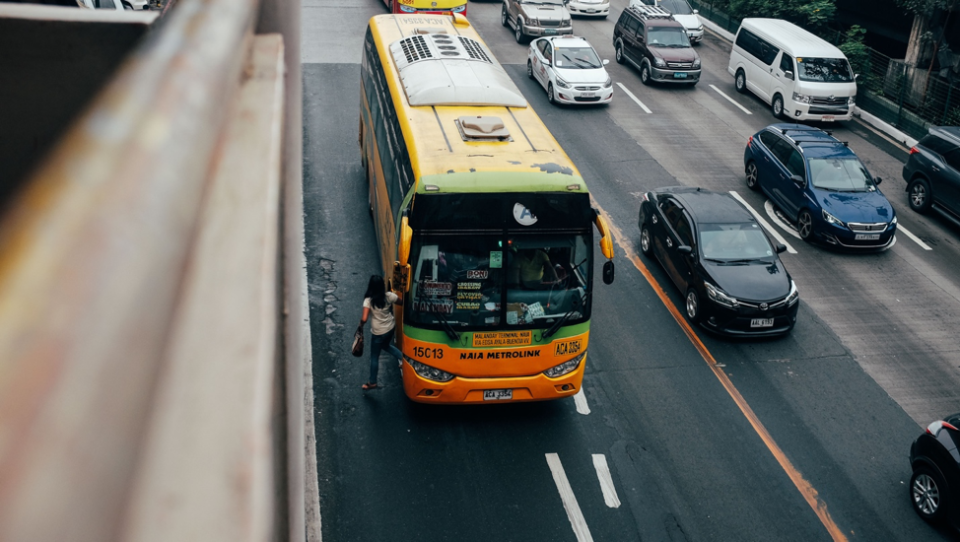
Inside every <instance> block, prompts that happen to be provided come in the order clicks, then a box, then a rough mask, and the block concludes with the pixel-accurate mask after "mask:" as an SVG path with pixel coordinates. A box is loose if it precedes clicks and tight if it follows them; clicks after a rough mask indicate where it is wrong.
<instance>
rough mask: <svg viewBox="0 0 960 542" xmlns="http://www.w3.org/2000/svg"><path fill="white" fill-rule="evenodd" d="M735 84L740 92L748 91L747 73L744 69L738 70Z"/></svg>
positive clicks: (734, 80)
mask: <svg viewBox="0 0 960 542" xmlns="http://www.w3.org/2000/svg"><path fill="white" fill-rule="evenodd" d="M733 86H734V88H736V89H737V92H739V93H740V94H744V93H746V92H747V74H745V73H743V70H737V75H735V76H734V78H733Z"/></svg>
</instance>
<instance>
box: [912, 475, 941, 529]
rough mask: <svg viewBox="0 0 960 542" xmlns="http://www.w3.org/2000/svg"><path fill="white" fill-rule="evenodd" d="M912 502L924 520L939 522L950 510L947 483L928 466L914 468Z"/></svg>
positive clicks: (914, 508) (915, 510)
mask: <svg viewBox="0 0 960 542" xmlns="http://www.w3.org/2000/svg"><path fill="white" fill-rule="evenodd" d="M909 487H910V504H912V505H913V510H914V512H916V513H917V515H918V516H920V517H921V518H923V520H924V521H927V522H930V523H937V522H939V521H941V520H942V519H943V518H944V517H945V516H946V514H947V510H949V509H950V508H949V503H948V502H947V501H948V498H949V496H948V495H947V487H946V484H944V483H943V479H942V478H941V477H940V474H939V473H937V472H936V471H934V470H933V469H931V468H930V467H927V466H919V467H917V468H915V469H914V471H913V476H911V477H910V486H909Z"/></svg>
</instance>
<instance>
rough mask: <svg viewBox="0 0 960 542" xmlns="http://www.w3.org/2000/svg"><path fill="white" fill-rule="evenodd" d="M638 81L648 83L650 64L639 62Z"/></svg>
mask: <svg viewBox="0 0 960 542" xmlns="http://www.w3.org/2000/svg"><path fill="white" fill-rule="evenodd" d="M640 82H641V83H643V84H644V85H649V84H650V83H651V81H650V65H649V64H647V63H646V62H644V63H643V64H640Z"/></svg>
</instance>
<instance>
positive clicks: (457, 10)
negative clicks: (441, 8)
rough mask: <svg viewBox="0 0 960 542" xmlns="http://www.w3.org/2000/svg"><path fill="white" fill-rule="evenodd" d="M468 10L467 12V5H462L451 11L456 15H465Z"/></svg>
mask: <svg viewBox="0 0 960 542" xmlns="http://www.w3.org/2000/svg"><path fill="white" fill-rule="evenodd" d="M466 10H467V6H466V4H464V5H462V6H457V7H455V8H452V9H451V10H450V11H452V12H454V13H463V12H464V11H466Z"/></svg>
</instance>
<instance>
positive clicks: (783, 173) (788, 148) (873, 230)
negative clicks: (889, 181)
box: [743, 124, 897, 248]
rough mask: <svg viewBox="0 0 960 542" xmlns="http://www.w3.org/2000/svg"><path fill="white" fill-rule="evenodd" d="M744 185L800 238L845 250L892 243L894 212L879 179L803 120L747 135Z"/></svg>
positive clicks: (852, 153) (882, 246)
mask: <svg viewBox="0 0 960 542" xmlns="http://www.w3.org/2000/svg"><path fill="white" fill-rule="evenodd" d="M743 163H744V168H745V171H746V177H747V186H748V187H749V188H750V189H752V190H762V191H763V193H764V194H766V196H767V197H768V198H770V200H771V201H773V203H774V204H775V205H776V206H777V207H778V208H779V209H780V210H781V211H782V212H783V213H784V214H785V215H786V216H787V217H788V218H789V219H790V220H792V221H794V222H795V223H796V225H797V232H798V233H799V234H800V238H801V239H803V240H804V241H808V242H809V241H814V240H821V241H823V242H825V243H828V244H830V245H834V246H839V247H846V248H884V247H888V246H890V245H891V244H893V242H894V237H895V234H896V230H897V215H896V213H895V212H894V210H893V207H892V206H891V205H890V202H889V201H887V198H886V197H885V196H884V195H883V193H882V192H880V189H879V188H878V187H877V185H879V184H880V178H879V177H877V178H873V177H872V176H871V175H870V173H869V172H868V171H867V167H866V166H864V165H863V162H861V161H860V159H859V158H857V155H856V154H854V152H853V151H851V150H850V149H849V148H847V145H846V144H845V143H843V142H841V141H838V140H837V139H836V138H834V137H833V136H832V135H830V133H828V132H825V131H823V130H821V129H819V128H814V127H811V126H805V125H803V124H774V125H771V126H767V127H766V128H764V129H763V130H760V131H759V132H757V133H756V134H754V135H753V136H751V137H750V140H749V141H748V142H747V148H746V150H744V153H743Z"/></svg>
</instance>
